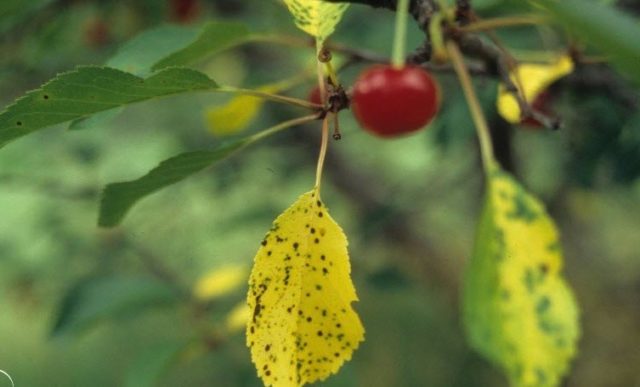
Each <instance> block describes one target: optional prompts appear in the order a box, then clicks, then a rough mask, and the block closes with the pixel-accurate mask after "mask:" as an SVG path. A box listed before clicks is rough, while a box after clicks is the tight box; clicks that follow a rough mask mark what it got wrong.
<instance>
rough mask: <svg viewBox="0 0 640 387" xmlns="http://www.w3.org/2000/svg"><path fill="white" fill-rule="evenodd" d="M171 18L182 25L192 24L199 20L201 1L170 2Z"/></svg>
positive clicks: (177, 0) (172, 0)
mask: <svg viewBox="0 0 640 387" xmlns="http://www.w3.org/2000/svg"><path fill="white" fill-rule="evenodd" d="M169 8H170V14H171V18H172V19H173V20H176V21H178V22H180V23H190V22H192V21H194V20H195V19H197V18H198V15H199V13H200V8H201V7H200V1H199V0H170V1H169Z"/></svg>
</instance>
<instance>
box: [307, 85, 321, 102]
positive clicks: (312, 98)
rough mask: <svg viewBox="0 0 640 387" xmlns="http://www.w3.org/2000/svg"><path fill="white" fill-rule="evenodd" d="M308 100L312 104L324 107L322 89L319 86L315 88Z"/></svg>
mask: <svg viewBox="0 0 640 387" xmlns="http://www.w3.org/2000/svg"><path fill="white" fill-rule="evenodd" d="M307 99H308V100H309V102H311V103H316V104H318V105H323V103H322V96H321V95H320V88H319V87H318V86H315V87H314V88H313V89H311V91H310V92H309V96H308V97H307Z"/></svg>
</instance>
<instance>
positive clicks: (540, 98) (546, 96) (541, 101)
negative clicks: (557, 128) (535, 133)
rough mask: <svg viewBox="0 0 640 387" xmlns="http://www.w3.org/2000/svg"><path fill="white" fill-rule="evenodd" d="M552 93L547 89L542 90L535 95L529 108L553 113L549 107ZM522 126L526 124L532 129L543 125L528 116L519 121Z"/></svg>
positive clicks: (548, 113) (547, 113) (549, 113)
mask: <svg viewBox="0 0 640 387" xmlns="http://www.w3.org/2000/svg"><path fill="white" fill-rule="evenodd" d="M551 102H552V95H551V93H550V92H549V90H544V91H542V92H541V93H540V94H538V95H537V96H536V98H535V99H534V100H533V102H532V103H531V109H532V110H534V111H536V112H540V113H544V114H546V115H553V109H552V108H551ZM520 124H522V125H523V126H527V127H529V128H532V129H540V128H542V127H544V125H543V124H542V122H540V121H538V120H537V119H535V118H533V117H528V118H526V119H524V120H522V121H521V122H520Z"/></svg>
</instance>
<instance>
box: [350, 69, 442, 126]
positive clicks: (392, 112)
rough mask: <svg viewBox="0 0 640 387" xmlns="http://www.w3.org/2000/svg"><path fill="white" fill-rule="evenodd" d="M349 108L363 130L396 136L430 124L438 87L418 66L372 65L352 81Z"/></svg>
mask: <svg viewBox="0 0 640 387" xmlns="http://www.w3.org/2000/svg"><path fill="white" fill-rule="evenodd" d="M351 106H352V109H353V114H354V116H355V117H356V120H357V121H358V123H359V124H360V126H362V127H363V128H364V129H365V130H367V131H369V132H371V133H373V134H375V135H377V136H381V137H394V136H399V135H402V134H407V133H411V132H415V131H417V130H419V129H421V128H422V127H424V126H425V125H426V124H428V123H429V122H431V120H432V119H433V117H434V116H435V115H436V113H437V112H438V107H439V90H438V85H437V83H436V81H435V80H434V79H433V77H432V76H431V75H430V74H429V73H427V72H426V71H424V70H423V69H421V68H420V67H416V66H410V65H409V66H405V67H402V68H395V67H392V66H388V65H379V66H374V67H371V68H369V69H367V70H365V71H364V72H363V73H362V74H360V76H359V77H358V79H357V80H356V82H355V84H354V88H353V95H352V97H351Z"/></svg>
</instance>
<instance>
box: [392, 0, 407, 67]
mask: <svg viewBox="0 0 640 387" xmlns="http://www.w3.org/2000/svg"><path fill="white" fill-rule="evenodd" d="M408 13H409V0H398V6H397V7H396V30H395V35H394V39H393V53H392V56H391V64H392V65H393V67H395V68H402V67H404V55H405V52H406V44H407V15H408Z"/></svg>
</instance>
